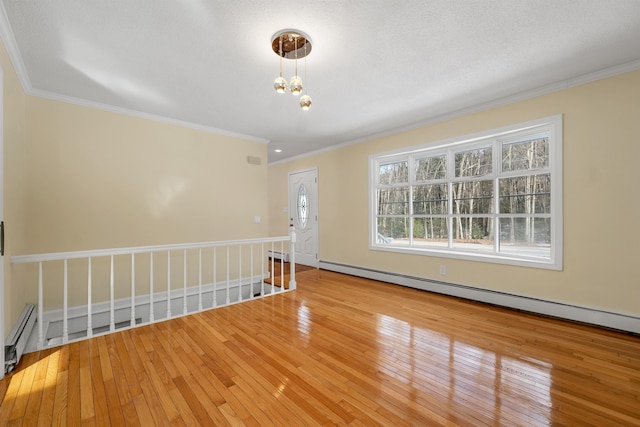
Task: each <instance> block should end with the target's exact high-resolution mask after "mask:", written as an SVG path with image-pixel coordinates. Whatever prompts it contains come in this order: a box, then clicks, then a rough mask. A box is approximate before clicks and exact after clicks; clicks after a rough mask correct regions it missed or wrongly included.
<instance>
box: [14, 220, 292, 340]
mask: <svg viewBox="0 0 640 427" xmlns="http://www.w3.org/2000/svg"><path fill="white" fill-rule="evenodd" d="M295 242H296V236H295V231H294V230H293V228H292V229H291V231H290V234H289V236H284V237H273V238H261V239H246V240H232V241H221V242H204V243H190V244H179V245H160V246H144V247H132V248H118V249H103V250H89V251H77V252H61V253H49V254H39V255H18V256H12V257H11V264H12V265H15V266H12V268H15V269H16V270H18V269H20V270H19V271H15V272H14V274H13V275H12V278H20V279H26V280H27V281H29V279H30V278H32V279H35V278H34V276H35V275H37V280H33V282H36V283H37V287H38V315H37V319H38V330H37V334H38V338H37V348H38V349H43V348H46V347H50V346H53V345H58V344H60V343H63V344H64V343H68V342H71V341H78V340H81V339H85V338H90V337H92V336H96V335H102V334H105V333H110V332H113V331H115V330H116V329H126V328H132V327H134V326H136V325H142V324H149V323H153V322H156V321H162V320H167V319H170V318H173V317H178V316H184V315H187V314H191V313H195V312H199V311H203V310H209V309H212V308H217V307H221V306H224V305H229V304H235V303H239V302H242V301H248V300H252V299H254V298H262V297H265V296H269V295H274V294H276V293H282V292H285V291H287V290H294V289H296V278H295V256H294V254H295ZM285 244H287V246H288V248H287V249H288V251H289V254H290V255H289V259H290V264H289V271H290V273H289V281H288V289H286V286H285V268H284V259H282V262H283V263H282V264H281V267H282V268H280V277H279V279H280V280H279V282H278V281H277V280H276V276H275V264H274V263H275V260H274V258H275V257H274V256H272V255H273V254H274V253H276V252H274V250H277V249H279V251H280V254H284V253H285ZM269 247H270V248H271V250H270V251H265V249H266V248H269ZM179 251H182V263H181V264H182V265H181V266H180V263H179V257H176V256H172V252H175V253H177V252H179ZM203 253H204V254H205V256H206V255H207V254H210V257H209V258H208V259H209V260H211V263H210V264H207V263H205V262H203ZM164 254H166V255H164ZM221 254H222V257H224V258H225V259H224V260H221V258H222V257H221ZM283 258H284V257H283ZM265 261H267V263H265ZM269 262H270V264H269ZM147 263H148V268H147V266H146V264H147ZM165 263H166V266H165V265H164V264H165ZM172 263H173V264H174V265H173V266H172ZM256 265H260V271H258V272H256V271H254V268H255V266H256ZM172 267H173V268H172ZM265 267H271V268H269V269H268V270H270V271H266V270H265ZM60 269H62V271H60ZM163 269H164V270H165V271H166V277H163V274H162V270H163ZM180 269H181V270H182V271H180ZM127 272H128V273H127ZM159 273H160V274H159ZM180 273H182V275H181V277H180ZM60 276H62V277H61V278H60ZM180 279H182V280H181V281H182V283H180V285H175V286H172V283H173V284H177V283H179V282H180ZM209 279H211V280H210V282H209V283H203V280H209ZM265 279H270V280H269V281H268V282H269V283H267V281H266V280H265ZM25 285H26V286H30V285H28V283H27V284H25ZM60 288H61V289H60ZM159 289H165V290H164V291H159ZM83 294H84V295H83ZM173 301H175V304H172V302H173ZM165 305H166V306H165ZM163 308H164V310H163ZM163 312H164V313H165V316H164V317H163V316H162V314H160V313H163ZM159 314H160V316H159ZM60 325H61V327H60ZM85 331H86V332H85Z"/></svg>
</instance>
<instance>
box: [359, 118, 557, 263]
mask: <svg viewBox="0 0 640 427" xmlns="http://www.w3.org/2000/svg"><path fill="white" fill-rule="evenodd" d="M538 135H539V136H545V137H548V143H549V146H548V166H546V167H539V168H534V169H526V170H511V171H506V172H502V167H503V165H502V146H503V144H506V143H517V142H518V141H523V142H524V141H527V140H533V139H535V137H536V136H538ZM487 146H490V147H492V157H491V158H492V167H491V172H490V173H488V174H485V175H481V176H474V177H456V176H455V153H456V152H464V151H470V150H474V149H477V148H480V147H487ZM442 154H445V155H446V159H445V161H446V162H447V174H446V178H445V179H438V180H432V181H422V180H420V181H418V180H416V176H415V168H416V163H417V161H418V160H419V159H424V158H428V157H436V156H439V155H442ZM404 160H406V161H407V169H408V171H407V172H408V180H407V182H406V183H396V184H390V185H388V186H389V187H393V186H396V187H409V194H408V204H409V206H408V208H407V209H408V213H407V214H406V215H397V217H399V218H403V219H407V220H408V222H409V235H408V236H407V237H408V243H405V244H403V245H393V243H392V242H391V243H390V242H387V241H384V240H382V239H380V238H379V236H378V233H377V230H378V218H379V217H385V216H386V217H390V216H389V215H379V214H378V200H377V191H378V189H379V188H382V187H386V185H378V173H379V167H380V165H384V164H389V163H395V162H398V161H404ZM547 173H548V174H549V175H550V177H551V178H550V179H551V185H550V196H549V202H550V212H549V213H548V214H546V213H540V214H539V213H536V212H529V213H526V214H516V213H512V214H503V213H500V210H499V208H500V188H499V183H500V179H503V178H512V177H518V176H534V175H539V174H547ZM481 179H482V180H485V179H486V180H492V181H493V198H492V203H493V209H492V212H491V213H489V214H461V215H458V214H453V210H454V206H453V204H454V200H453V194H452V193H453V190H452V188H453V186H452V185H451V184H452V183H457V182H460V181H467V180H468V181H476V182H477V181H479V180H481ZM427 183H428V184H429V185H431V184H441V183H444V184H447V185H448V196H447V204H448V209H447V214H445V215H435V216H434V214H428V215H425V214H415V213H414V206H413V204H414V200H413V191H414V187H416V186H420V185H424V184H427ZM562 212H563V211H562V115H561V114H558V115H554V116H550V117H545V118H541V119H537V120H532V121H528V122H524V123H517V124H513V125H509V126H505V127H501V128H497V129H490V130H486V131H481V132H478V133H475V134H470V135H464V136H460V137H454V138H450V139H446V140H442V141H436V142H431V143H427V144H422V145H419V146H414V147H409V148H404V149H399V150H393V151H387V152H383V153H377V154H372V155H370V156H369V249H370V250H377V251H385V252H397V253H405V254H413V255H426V256H436V257H442V258H453V259H463V260H471V261H481V262H489V263H499V264H507V265H516V266H524V267H534V268H542V269H550V270H562V268H563V260H562V253H563V250H562V248H563V242H562V237H563V232H562V218H563V213H562ZM426 216H428V217H431V218H447V220H446V221H447V224H448V228H447V239H448V242H447V244H446V247H443V246H435V245H434V246H425V245H422V244H421V245H420V246H414V242H413V239H414V236H413V234H414V232H413V227H414V221H415V219H416V218H424V217H426ZM470 216H471V217H483V218H486V217H489V218H490V220H491V221H493V226H494V227H497V228H494V230H495V231H494V235H495V238H494V242H493V243H492V245H493V249H492V251H491V252H475V251H465V250H463V249H460V248H454V247H453V234H454V231H453V230H452V224H453V222H454V220H455V218H468V217H470ZM509 217H527V218H531V219H535V218H549V224H550V236H549V237H550V240H551V242H550V256H549V257H548V258H546V257H536V256H526V255H517V254H513V253H504V252H499V251H497V248H499V245H500V227H499V219H500V218H509Z"/></svg>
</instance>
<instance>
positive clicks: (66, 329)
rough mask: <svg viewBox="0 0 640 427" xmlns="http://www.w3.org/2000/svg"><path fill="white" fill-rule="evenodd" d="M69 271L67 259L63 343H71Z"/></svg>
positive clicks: (63, 307)
mask: <svg viewBox="0 0 640 427" xmlns="http://www.w3.org/2000/svg"><path fill="white" fill-rule="evenodd" d="M68 285H69V283H68V271H67V259H66V258H65V259H64V282H63V284H62V286H63V290H62V293H63V296H62V298H63V300H64V301H62V343H63V344H66V343H68V342H69V298H68V297H69V287H68Z"/></svg>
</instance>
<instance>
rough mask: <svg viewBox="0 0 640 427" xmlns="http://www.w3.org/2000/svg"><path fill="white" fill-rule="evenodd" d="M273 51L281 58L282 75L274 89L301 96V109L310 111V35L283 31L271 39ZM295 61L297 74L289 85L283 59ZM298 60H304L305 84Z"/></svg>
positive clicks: (278, 91)
mask: <svg viewBox="0 0 640 427" xmlns="http://www.w3.org/2000/svg"><path fill="white" fill-rule="evenodd" d="M271 49H273V51H274V52H275V54H276V55H278V56H279V57H280V75H279V76H278V77H276V79H275V81H274V82H273V88H274V89H275V90H276V92H277V93H285V92H286V91H287V90H288V91H289V92H291V93H292V94H293V95H294V96H300V108H302V109H303V110H308V109H309V108H310V107H311V97H310V96H309V95H308V94H307V86H306V82H307V55H309V53H310V52H311V39H310V38H309V36H308V35H306V34H305V33H303V32H302V31H298V30H291V29H289V30H281V31H278V32H277V33H275V34H274V35H273V37H272V38H271ZM283 58H284V59H293V60H294V61H295V73H294V75H293V77H291V80H290V82H289V84H287V80H286V79H285V78H284V77H282V59H283ZM298 59H304V84H303V80H302V78H301V77H300V75H299V74H298Z"/></svg>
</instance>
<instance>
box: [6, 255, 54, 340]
mask: <svg viewBox="0 0 640 427" xmlns="http://www.w3.org/2000/svg"><path fill="white" fill-rule="evenodd" d="M3 301H4V299H3ZM43 304H44V296H43V287H42V261H40V262H39V263H38V350H41V349H42V348H44V317H43V316H44V314H43V313H44V307H42V306H43ZM3 333H4V331H3ZM3 351H4V349H3Z"/></svg>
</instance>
